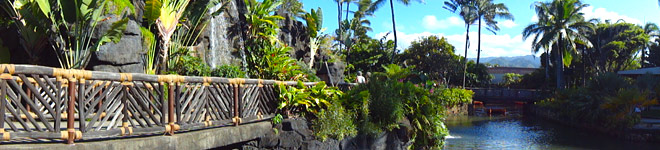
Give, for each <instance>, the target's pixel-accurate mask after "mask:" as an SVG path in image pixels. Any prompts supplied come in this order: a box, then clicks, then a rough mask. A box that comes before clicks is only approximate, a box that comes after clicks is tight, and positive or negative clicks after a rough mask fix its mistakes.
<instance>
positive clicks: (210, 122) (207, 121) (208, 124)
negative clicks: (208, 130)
mask: <svg viewBox="0 0 660 150" xmlns="http://www.w3.org/2000/svg"><path fill="white" fill-rule="evenodd" d="M212 125H213V122H212V121H211V116H206V120H205V121H204V126H205V127H208V126H212Z"/></svg>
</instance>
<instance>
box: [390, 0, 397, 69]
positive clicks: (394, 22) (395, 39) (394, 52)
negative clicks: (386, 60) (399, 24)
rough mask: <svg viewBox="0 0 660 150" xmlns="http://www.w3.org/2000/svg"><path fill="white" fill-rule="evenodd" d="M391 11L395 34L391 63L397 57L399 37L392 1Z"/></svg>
mask: <svg viewBox="0 0 660 150" xmlns="http://www.w3.org/2000/svg"><path fill="white" fill-rule="evenodd" d="M390 10H391V11H392V31H393V32H394V50H392V59H391V60H390V61H391V62H394V56H395V55H396V48H397V45H398V44H397V43H398V41H397V37H396V21H394V4H393V2H392V0H390Z"/></svg>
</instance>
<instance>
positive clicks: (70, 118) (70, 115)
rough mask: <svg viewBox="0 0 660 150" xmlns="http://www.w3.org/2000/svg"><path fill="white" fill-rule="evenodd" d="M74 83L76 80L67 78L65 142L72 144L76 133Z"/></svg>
mask: <svg viewBox="0 0 660 150" xmlns="http://www.w3.org/2000/svg"><path fill="white" fill-rule="evenodd" d="M75 85H76V80H75V79H73V78H69V86H68V88H69V100H68V106H67V108H68V109H67V124H66V125H67V133H68V134H67V142H66V143H67V144H73V140H74V139H75V137H74V136H75V135H76V128H75V126H74V122H75V119H76V118H75V116H74V114H75V110H74V107H75V101H76V93H75V90H76V88H75Z"/></svg>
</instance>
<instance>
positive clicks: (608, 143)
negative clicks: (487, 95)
mask: <svg viewBox="0 0 660 150" xmlns="http://www.w3.org/2000/svg"><path fill="white" fill-rule="evenodd" d="M489 107H491V106H488V105H487V106H485V107H483V108H478V109H475V112H474V115H473V116H453V117H449V118H447V120H446V124H447V127H448V128H449V131H450V133H451V137H448V138H447V141H446V145H445V148H446V149H659V148H660V144H656V143H635V142H628V141H625V140H621V139H616V138H612V137H608V136H606V135H601V134H596V133H590V132H586V131H582V130H579V129H574V128H570V127H566V126H563V125H558V124H555V123H553V122H549V121H545V120H542V119H537V118H534V117H530V116H523V115H522V109H521V108H520V107H518V108H516V106H515V105H512V106H508V105H498V106H497V107H503V108H506V109H507V113H506V115H488V113H485V112H486V111H484V110H487V109H488V108H489Z"/></svg>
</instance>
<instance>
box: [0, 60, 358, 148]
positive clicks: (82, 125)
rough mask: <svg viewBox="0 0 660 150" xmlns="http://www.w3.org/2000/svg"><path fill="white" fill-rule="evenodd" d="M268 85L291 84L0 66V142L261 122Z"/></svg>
mask: <svg viewBox="0 0 660 150" xmlns="http://www.w3.org/2000/svg"><path fill="white" fill-rule="evenodd" d="M275 84H285V85H295V84H296V82H292V81H289V82H282V81H275V80H260V79H238V78H236V79H230V78H219V77H193V76H178V75H147V74H139V73H109V72H98V71H85V70H64V69H59V68H50V67H42V66H32V65H12V64H0V135H2V136H0V139H1V140H4V141H21V140H26V139H42V140H44V139H45V140H53V141H61V142H66V143H69V144H72V143H74V142H75V141H77V140H103V139H110V138H112V139H121V138H124V137H134V136H144V135H163V134H166V135H174V134H177V133H183V132H187V131H193V130H207V129H213V128H219V127H236V126H241V125H242V124H246V123H254V122H262V121H269V120H270V119H271V118H272V117H273V116H274V114H275V109H276V102H277V99H278V93H277V91H276V90H275V87H274V85H275ZM314 84H316V83H312V82H309V83H305V85H307V86H312V85H314ZM350 86H351V85H341V86H340V88H349V87H350Z"/></svg>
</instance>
